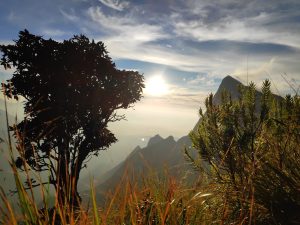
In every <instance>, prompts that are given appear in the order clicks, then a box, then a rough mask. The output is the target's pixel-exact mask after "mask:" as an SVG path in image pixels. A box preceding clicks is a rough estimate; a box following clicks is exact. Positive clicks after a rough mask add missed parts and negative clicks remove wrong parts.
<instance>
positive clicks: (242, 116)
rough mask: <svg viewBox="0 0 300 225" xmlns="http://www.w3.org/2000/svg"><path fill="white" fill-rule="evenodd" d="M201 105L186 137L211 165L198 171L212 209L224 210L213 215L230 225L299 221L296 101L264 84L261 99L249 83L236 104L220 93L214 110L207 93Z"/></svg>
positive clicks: (299, 106)
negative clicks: (211, 198) (207, 187)
mask: <svg viewBox="0 0 300 225" xmlns="http://www.w3.org/2000/svg"><path fill="white" fill-rule="evenodd" d="M205 106H206V113H205V114H204V113H202V110H200V115H201V122H200V124H199V126H198V128H197V130H195V131H193V132H191V134H190V136H191V139H192V141H193V145H194V147H195V149H196V150H197V151H198V153H199V155H198V158H200V159H204V160H205V161H206V162H207V163H208V164H209V166H204V165H206V164H198V165H197V166H200V167H201V169H202V171H205V172H206V173H207V174H208V176H209V180H208V183H209V184H208V185H210V186H212V187H214V188H213V189H212V190H214V194H215V196H216V203H217V204H216V205H215V206H214V207H213V209H214V210H215V211H216V212H217V211H219V209H220V204H223V205H224V212H223V213H221V214H218V213H216V215H218V216H219V217H220V218H224V215H226V221H227V222H228V223H240V221H243V223H249V224H251V223H261V224H266V223H267V224H270V223H272V224H273V223H274V224H287V223H288V224H293V223H297V222H300V217H299V214H298V213H299V211H300V189H299V187H300V170H299V169H300V160H299V156H300V155H299V154H300V149H299V146H300V98H299V96H298V95H297V94H296V95H295V96H294V97H291V96H287V97H286V98H285V99H282V98H280V97H278V96H274V95H273V94H272V93H271V91H270V82H269V81H268V80H266V81H265V82H264V83H263V87H262V93H261V94H260V93H259V92H257V91H256V90H255V85H254V83H250V84H249V86H248V87H244V86H241V87H240V97H239V98H238V99H236V100H233V99H232V98H231V96H230V94H228V92H224V93H223V95H222V101H221V104H220V105H215V104H213V95H212V94H211V95H210V96H209V97H208V98H207V99H206V101H205ZM186 153H187V154H188V152H186ZM189 157H190V158H191V159H193V157H192V156H190V155H189ZM197 161H199V160H196V159H194V162H197ZM217 196H218V197H217ZM238 221H239V222H238Z"/></svg>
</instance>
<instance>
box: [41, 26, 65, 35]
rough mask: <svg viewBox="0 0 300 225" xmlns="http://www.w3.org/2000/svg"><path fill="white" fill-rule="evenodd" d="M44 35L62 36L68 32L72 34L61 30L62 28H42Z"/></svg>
mask: <svg viewBox="0 0 300 225" xmlns="http://www.w3.org/2000/svg"><path fill="white" fill-rule="evenodd" d="M41 33H42V35H46V36H50V37H61V36H64V35H66V34H70V33H69V32H66V31H63V30H60V29H51V28H45V29H42V30H41Z"/></svg>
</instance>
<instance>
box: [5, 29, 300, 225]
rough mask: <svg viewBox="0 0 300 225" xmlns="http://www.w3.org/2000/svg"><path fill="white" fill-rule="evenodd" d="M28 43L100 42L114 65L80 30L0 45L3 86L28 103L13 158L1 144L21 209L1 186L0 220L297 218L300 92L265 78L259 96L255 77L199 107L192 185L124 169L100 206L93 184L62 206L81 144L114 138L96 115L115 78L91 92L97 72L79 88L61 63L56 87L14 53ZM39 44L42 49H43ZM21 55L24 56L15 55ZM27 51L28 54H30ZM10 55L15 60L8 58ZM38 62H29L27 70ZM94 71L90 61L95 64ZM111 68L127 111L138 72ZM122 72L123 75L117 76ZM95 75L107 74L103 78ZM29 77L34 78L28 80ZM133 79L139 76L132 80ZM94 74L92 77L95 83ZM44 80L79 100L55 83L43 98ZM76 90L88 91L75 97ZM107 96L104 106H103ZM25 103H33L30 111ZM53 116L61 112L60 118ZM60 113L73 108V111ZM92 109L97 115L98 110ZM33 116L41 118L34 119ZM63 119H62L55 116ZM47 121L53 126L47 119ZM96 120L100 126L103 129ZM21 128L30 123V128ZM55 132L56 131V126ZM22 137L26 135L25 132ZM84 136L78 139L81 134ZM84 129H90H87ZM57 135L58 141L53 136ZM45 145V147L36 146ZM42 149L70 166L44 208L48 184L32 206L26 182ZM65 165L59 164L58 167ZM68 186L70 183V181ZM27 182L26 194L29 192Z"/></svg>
mask: <svg viewBox="0 0 300 225" xmlns="http://www.w3.org/2000/svg"><path fill="white" fill-rule="evenodd" d="M22 35H23V36H22ZM25 37H26V38H25ZM23 38H25V39H23ZM27 39H28V40H27ZM27 41H31V42H29V43H32V42H34V43H35V41H36V42H37V43H44V44H42V46H44V45H47V44H51V45H54V46H56V45H57V46H56V47H57V48H58V47H59V48H60V47H61V48H62V49H64V48H66V49H73V48H68V47H67V46H69V45H71V46H76V52H77V51H78V52H79V53H81V54H83V55H85V54H86V53H87V52H89V51H92V50H93V49H94V48H95V49H98V48H100V49H102V50H103V52H102V55H100V56H99V59H100V61H101V60H103V61H104V62H106V63H108V64H109V65H110V66H111V65H113V64H111V60H110V58H108V56H107V55H106V51H104V50H105V49H104V47H103V45H102V44H101V43H97V44H96V43H93V42H92V43H90V42H89V41H88V39H86V38H85V37H83V36H80V37H75V38H74V39H71V40H69V41H65V42H64V43H63V44H62V43H56V42H54V41H52V40H48V41H49V42H48V41H45V40H43V39H42V38H40V37H36V36H33V35H30V34H29V33H28V32H26V31H25V32H23V33H21V34H20V39H19V41H17V42H16V46H9V47H8V48H7V49H6V50H5V47H4V46H1V48H2V50H3V51H4V52H5V51H6V53H5V54H4V58H3V65H4V66H6V67H8V66H10V64H11V63H12V65H13V66H15V67H16V68H17V70H16V73H15V74H14V77H13V79H12V80H11V83H8V84H7V85H5V86H4V91H5V95H7V96H9V97H13V96H17V95H21V94H20V93H19V91H20V90H22V91H24V93H26V95H25V94H24V95H23V96H24V97H25V98H28V99H27V102H29V101H31V104H29V103H26V105H25V106H26V107H27V108H26V109H25V110H28V111H27V112H29V117H28V118H27V119H26V120H24V121H23V122H21V124H18V125H17V126H16V127H15V129H14V131H15V132H14V134H15V136H16V139H17V150H18V151H19V152H20V158H19V160H17V161H15V160H14V159H15V156H14V154H13V153H14V151H13V147H12V143H11V142H9V145H8V149H9V150H10V154H11V158H10V165H11V167H12V170H13V173H14V177H15V181H16V187H17V193H18V200H19V206H20V209H21V211H20V213H18V212H16V211H15V210H14V209H13V208H12V205H11V203H10V201H9V197H8V196H7V195H6V194H5V192H4V191H3V190H2V189H1V190H0V199H1V201H2V203H3V204H0V224H18V223H22V224H41V225H42V224H108V225H110V224H140V225H144V224H153V225H155V224H170V225H173V224H175V225H177V224H178V225H183V224H299V223H300V216H299V212H300V148H299V146H300V98H299V96H298V94H297V93H295V95H294V96H291V95H288V96H286V97H285V98H282V97H279V96H275V95H273V94H272V93H271V90H270V86H271V84H270V82H269V81H268V80H266V81H265V82H264V83H263V87H262V92H261V93H259V92H257V91H256V90H255V85H254V83H250V84H249V86H247V87H244V86H241V87H240V91H239V96H238V98H237V99H235V98H233V97H232V96H231V95H230V94H229V93H228V92H226V91H225V92H223V94H222V101H221V103H220V104H218V105H217V104H215V103H214V101H213V100H214V98H213V95H212V94H211V95H209V97H208V98H207V99H206V101H205V107H206V109H205V113H204V112H203V111H202V110H201V109H200V116H201V118H200V122H199V123H198V125H197V127H196V129H194V130H193V131H192V132H191V134H190V137H191V140H192V142H193V147H194V150H190V149H187V150H186V151H185V153H186V156H187V158H188V160H189V161H190V162H192V165H193V166H194V167H195V168H196V171H197V172H198V173H199V177H200V179H199V180H197V182H196V181H195V183H194V184H193V185H190V184H186V183H185V182H184V181H183V180H181V179H176V178H174V177H172V176H170V175H168V173H167V172H166V173H165V176H156V175H155V173H151V176H146V175H145V177H143V178H142V185H140V183H141V181H140V180H139V181H136V180H133V179H128V177H130V178H131V177H132V176H129V175H131V174H127V173H126V171H125V172H124V176H123V178H122V179H121V180H120V183H119V185H118V186H117V187H116V188H115V190H113V191H112V192H109V193H107V194H106V201H105V203H104V204H103V205H99V204H98V203H97V201H96V192H97V190H95V188H94V187H93V184H92V183H91V188H90V199H89V202H88V204H87V205H83V204H82V203H80V202H78V207H77V208H76V210H75V209H74V208H73V207H72V204H64V203H65V202H69V201H70V199H72V198H73V197H74V195H76V193H74V192H68V193H69V194H71V198H70V196H68V195H65V193H66V192H64V191H66V190H63V192H60V191H61V189H62V186H61V185H62V184H66V183H68V182H70V181H74V180H72V179H74V175H72V172H74V171H73V170H71V169H73V168H74V167H72V166H74V165H76V163H77V164H78V160H79V158H78V157H79V156H78V154H80V149H81V148H82V151H87V150H88V152H89V153H95V152H97V151H98V150H99V149H101V148H104V147H106V146H108V145H109V144H110V143H112V141H114V140H115V139H114V138H112V137H114V136H112V134H111V133H109V131H108V130H107V128H106V125H107V123H104V122H103V120H104V121H105V119H103V117H101V115H103V110H104V109H107V108H105V107H108V106H109V103H112V102H110V101H112V99H110V98H109V97H107V96H109V92H110V91H111V90H114V89H113V88H114V87H115V88H117V87H118V85H117V84H115V85H113V84H112V82H113V81H112V80H110V81H109V82H108V80H107V79H109V78H108V77H107V76H106V75H107V74H105V75H104V78H103V77H102V75H101V73H100V75H101V76H100V75H99V77H98V78H97V79H98V80H96V84H98V85H100V84H106V83H105V82H106V81H107V82H108V84H107V85H113V86H105V87H104V89H103V88H100V89H101V90H98V89H97V87H94V86H93V85H92V81H93V82H94V81H95V80H94V79H95V77H94V76H91V77H90V76H86V77H85V76H83V78H82V79H85V80H84V82H85V83H84V84H85V85H88V86H82V88H83V89H82V90H81V89H79V87H81V85H83V84H80V82H79V83H77V81H78V80H76V79H75V78H76V76H77V75H78V74H77V75H75V71H78V70H77V69H76V70H75V69H74V70H73V69H72V68H73V67H72V66H71V65H73V64H72V63H71V64H66V65H68V66H70V68H69V67H68V66H67V67H66V68H69V69H65V68H64V66H62V68H63V70H66V71H67V72H66V71H65V72H66V73H62V74H67V77H69V76H70V77H71V78H74V79H71V78H70V80H68V79H66V81H64V77H62V78H61V79H62V80H61V82H62V84H58V83H59V82H58V81H60V80H59V78H53V79H54V80H49V79H48V78H47V77H44V78H43V79H46V80H43V79H42V75H38V76H37V74H34V73H32V74H31V73H30V71H31V70H30V69H31V67H30V66H32V64H31V63H29V62H27V61H20V60H23V58H22V54H19V52H17V50H18V49H19V48H21V49H25V50H26V51H25V50H24V53H25V52H26V54H29V53H30V52H31V51H32V50H31V49H35V48H33V46H35V45H32V44H31V45H29V44H28V43H27ZM24 43H27V44H24ZM65 45H66V46H65ZM29 46H31V47H30V50H29V49H28V48H29ZM87 46H88V48H87V49H86V48H85V47H87ZM37 49H39V48H37ZM41 49H43V48H42V47H41ZM95 49H94V50H95ZM98 50H99V49H98ZM36 51H37V50H36ZM70 51H71V50H70ZM21 52H23V50H22V51H21ZM28 52H29V53H28ZM59 52H60V53H62V54H63V55H64V53H65V50H64V51H60V50H59V51H57V52H56V51H54V53H53V52H50V53H51V54H55V55H57V57H58V58H56V56H55V57H54V59H53V60H58V59H60V58H61V57H62V58H61V59H63V55H61V56H59V55H60V54H59ZM17 53H18V54H17ZM46 53H47V51H46ZM50 53H49V54H50ZM10 54H11V56H10ZM14 54H15V55H14ZM39 54H42V52H41V53H40V52H39ZM43 54H44V53H43ZM70 54H71V53H70ZM71 55H72V54H71ZM11 57H12V58H11ZM14 57H16V58H14ZM18 57H21V58H20V59H19V58H18ZM32 57H35V54H33V55H32ZM86 57H87V56H86ZM103 57H104V58H103ZM9 59H11V60H12V61H5V60H9ZM14 60H15V61H14ZM37 60H38V59H37ZM64 60H66V59H64ZM50 61H51V60H50ZM21 62H22V63H21ZM59 62H60V61H59ZM26 63H28V65H27V64H26ZM52 63H53V65H54V64H55V65H56V63H58V62H56V61H54V62H52ZM61 63H62V61H61ZM24 65H27V66H28V68H29V69H25V68H26V67H24ZM59 65H63V64H59V63H58V67H57V68H56V69H59V68H60V67H59ZM73 66H75V65H73ZM110 66H109V67H110ZM19 67H20V68H19ZM37 68H38V67H37ZM37 68H36V67H32V69H37ZM75 68H76V67H75ZM97 68H98V67H97V66H96V70H97ZM101 68H102V67H101ZM110 68H111V69H112V71H113V72H112V74H114V76H117V77H118V76H120V82H121V84H122V85H125V87H126V90H123V89H122V88H121V87H120V88H121V89H118V88H117V89H116V91H120V90H123V91H125V92H124V93H123V92H122V93H123V94H124V95H127V94H128V95H129V96H131V97H132V96H135V97H133V99H132V98H131V100H128V101H125V102H123V103H119V104H121V107H125V108H126V107H128V106H129V105H130V104H131V103H133V102H134V101H136V100H138V99H139V98H140V88H141V87H142V77H141V76H140V75H139V74H138V73H136V72H127V71H118V70H116V69H115V68H114V66H113V67H110ZM40 69H42V68H40ZM56 69H55V71H56ZM53 70H54V68H53ZM99 70H100V67H99ZM46 71H48V72H49V74H48V75H47V76H50V77H51V76H52V75H53V74H54V71H52V68H48V69H47V70H46ZM51 71H52V72H51ZM80 71H82V73H79V74H81V75H83V74H84V75H86V74H90V73H85V72H84V70H80ZM93 71H94V70H93ZM109 71H111V70H109ZM21 72H22V73H21ZM48 72H47V73H48ZM50 72H51V73H50ZM26 74H29V75H28V76H29V77H30V74H31V75H32V76H35V77H38V78H37V79H38V81H37V82H38V83H37V87H35V88H34V86H32V87H27V88H28V90H27V89H25V87H23V85H25V86H26V85H27V86H29V85H28V83H26V84H23V83H22V82H24V80H23V79H21V77H22V76H21V75H24V76H25V75H26ZM71 74H72V76H71ZM26 76H27V75H26ZM73 76H74V77H73ZM78 76H79V75H78ZM95 76H96V75H95ZM19 77H20V78H19ZM67 77H66V78H67ZM80 77H81V76H80ZM124 77H126V78H128V79H129V80H126V79H125V80H123V79H124ZM102 78H103V79H104V80H101V79H102ZM32 79H33V80H35V78H32ZM78 79H79V78H78ZM111 79H112V78H111ZM131 79H137V80H135V82H133V83H131V82H132V80H131ZM98 81H99V83H97V82H98ZM19 82H20V83H19ZM47 82H50V84H51V85H50V84H49V86H46V87H47V88H51V87H52V85H54V84H57V85H63V87H64V88H66V95H67V96H69V94H70V98H71V96H73V95H75V96H76V98H78V99H75V100H76V101H77V100H78V102H77V103H76V102H72V101H74V99H73V100H71V99H69V98H67V97H66V98H65V99H61V98H59V96H61V95H59V93H60V94H61V92H60V91H58V92H57V93H56V90H53V92H51V93H50V95H47V94H48V92H45V93H46V95H45V93H44V92H42V91H41V90H43V87H42V84H46V85H48V83H47ZM53 82H54V83H53ZM55 82H56V83H55ZM127 82H128V83H127ZM38 84H39V85H38ZM68 84H71V86H70V87H69V88H70V89H68V86H69V85H68ZM79 84H80V85H79ZM121 84H120V85H121ZM133 84H135V85H134V86H133V87H132V86H131V85H133ZM18 85H20V86H18ZM76 85H79V86H76ZM122 85H121V86H122ZM66 86H67V87H66ZM18 87H19V88H21V87H23V88H24V89H22V88H21V89H19V88H18ZM108 87H109V90H107V93H106V92H105V90H106V89H105V88H108ZM122 87H123V86H122ZM8 88H10V90H11V92H9V91H8ZM52 88H53V87H52ZM94 88H95V89H94ZM131 88H133V89H131ZM86 89H89V90H86ZM50 90H52V89H50ZM91 90H94V91H95V93H94V92H89V91H91ZM97 90H98V91H99V92H100V93H102V91H103V92H105V93H106V94H107V95H104V97H105V96H106V97H107V99H105V100H103V101H100V100H98V99H93V98H92V99H90V97H91V96H90V95H92V94H96V93H98V92H97ZM78 91H79V92H80V94H79V93H78ZM31 92H33V93H40V94H39V95H38V96H39V98H32V97H30V96H31V95H29V93H31ZM69 92H70V93H69ZM22 93H23V92H22ZM83 93H85V94H84V95H83V96H81V95H82V94H83ZM71 94H72V95H71ZM98 94H99V93H98ZM54 96H57V98H54ZM73 97H74V96H73ZM116 98H117V99H118V98H120V99H119V100H120V101H121V102H122V101H123V100H124V98H125V96H122V95H120V96H119V97H118V95H116ZM52 100H53V102H52ZM90 101H91V102H90ZM46 103H47V104H50V106H58V109H60V107H61V108H62V105H60V104H65V105H66V110H69V111H58V112H57V111H52V110H55V109H51V107H50V109H48V108H45V106H46V105H45V104H46ZM80 103H84V106H83V108H81V107H79V106H78V104H80ZM96 103H97V104H96ZM104 103H105V105H106V106H103V105H102V104H104ZM27 104H29V105H27ZM85 104H86V105H85ZM92 104H96V106H95V107H96V108H93V109H89V107H91V105H92ZM69 107H70V108H69ZM72 107H74V108H72ZM101 107H104V108H101ZM109 107H110V109H111V110H112V109H113V108H111V107H112V106H109ZM30 108H31V109H35V110H37V109H38V110H37V111H34V110H32V111H29V109H30ZM58 109H57V110H58ZM71 109H72V110H71ZM81 109H83V111H81ZM60 110H62V109H60ZM73 110H74V111H73ZM93 110H95V111H93ZM99 110H100V111H99ZM43 112H48V113H49V114H48V113H45V114H44V113H43ZM100 112H102V114H101V113H100ZM52 113H53V114H52ZM59 113H62V114H61V115H60V114H59ZM67 113H69V114H70V117H69V114H67ZM97 113H100V114H99V115H98V114H97ZM111 113H112V114H110V117H108V118H112V117H111V116H113V118H114V119H118V118H119V117H116V115H115V114H114V113H113V110H112V111H111ZM54 115H56V116H54ZM96 115H98V116H100V118H102V120H101V121H97V120H96V119H95V116H96ZM39 116H42V117H41V118H39ZM81 116H83V117H84V118H85V119H84V120H83V119H80V118H82V117H81ZM61 117H62V118H64V119H61ZM109 120H110V119H108V121H109ZM36 121H42V122H43V123H42V124H43V125H44V128H43V129H42V128H39V127H36V124H37V122H36ZM49 121H51V123H49V125H48V122H49ZM58 121H60V122H58ZM79 122H83V124H81V125H80V123H79ZM93 123H95V124H94V126H92V127H89V126H90V125H91V124H93ZM25 124H26V126H25ZM101 124H102V125H103V127H101V126H100V125H101ZM21 125H22V126H21ZM46 125H47V126H46ZM56 126H59V128H61V129H62V130H57V129H56ZM97 126H99V127H97ZM100 128H101V129H100ZM27 129H29V130H28V131H27ZM69 129H70V130H69ZM76 129H77V130H76ZM90 129H92V130H90ZM99 129H100V130H99ZM25 131H26V134H25ZM56 131H57V132H60V133H55V132H56ZM69 132H70V133H69ZM81 132H83V133H81ZM94 132H96V133H97V132H100V134H99V133H97V134H98V135H100V137H98V138H99V139H97V138H96V139H94V138H93V137H95V136H93V135H96V133H94ZM27 134H28V137H27V136H26V135H27ZM83 134H84V136H82V135H83ZM88 134H93V135H92V136H87V135H88ZM60 135H61V136H60ZM63 135H66V136H63ZM68 135H69V136H68ZM105 135H108V136H105ZM53 137H55V138H53ZM62 137H64V139H62ZM83 137H84V138H83ZM105 137H106V138H108V139H106V138H105ZM109 137H110V138H109ZM65 138H69V139H65ZM89 138H90V139H89ZM101 138H104V139H101ZM59 140H64V141H61V142H59ZM65 140H69V142H68V145H67V146H68V148H66V146H64V147H63V146H60V145H62V144H66V143H65ZM96 140H98V141H99V142H97V141H96ZM103 140H106V142H101V141H103ZM94 141H96V143H94ZM46 143H48V145H46ZM101 143H102V144H101ZM28 144H31V148H30V149H31V150H29V148H28ZM55 144H56V145H55ZM44 145H45V146H47V148H46V147H42V146H44ZM99 146H100V147H99ZM50 147H51V148H50ZM96 147H98V148H96ZM43 149H46V150H43ZM47 149H48V150H47ZM49 149H56V151H57V152H56V154H54V156H56V157H57V156H59V158H60V160H58V159H55V158H54V161H56V162H57V165H58V167H57V168H58V169H60V168H61V167H63V168H64V170H65V172H68V171H71V173H70V174H68V173H67V178H68V179H70V180H64V181H63V182H65V183H61V182H62V181H61V180H60V178H61V176H64V175H61V173H59V174H57V175H56V179H55V182H56V183H55V186H56V187H58V188H57V189H56V193H55V203H54V207H53V208H52V209H51V210H47V209H48V208H49V190H48V186H47V185H41V186H40V187H39V188H40V190H41V193H42V197H43V207H44V208H43V209H39V208H38V207H37V204H36V202H35V199H34V195H33V194H32V188H33V187H34V186H35V183H33V180H32V177H31V174H30V173H29V167H31V168H33V169H34V168H37V169H36V171H37V172H40V171H41V170H42V168H43V165H38V163H39V162H44V161H43V160H44V159H45V158H43V154H46V155H47V154H48V155H49V154H50V153H49ZM59 149H62V152H59V151H58V150H59ZM66 149H68V150H69V152H70V153H71V155H72V154H74V155H73V156H75V158H76V157H77V158H76V160H77V162H76V161H73V164H72V162H71V161H69V160H71V158H68V157H70V156H69V155H68V154H67V151H66ZM97 149H98V150H97ZM43 151H44V152H43ZM72 151H73V152H74V153H73V152H72ZM62 153H63V155H62V156H61V155H60V154H62ZM35 154H37V158H33V157H36V156H35ZM39 154H40V155H39ZM62 157H64V158H63V159H64V161H61V159H62ZM39 160H40V161H39ZM57 160H58V161H57ZM48 162H49V163H51V162H52V161H51V160H49V161H48ZM63 162H64V165H62V163H63ZM70 163H71V164H70ZM74 163H75V164H74ZM20 166H22V168H24V170H25V174H26V179H27V185H24V184H23V183H22V182H21V179H20V176H19V172H18V170H17V167H20ZM38 166H40V167H38ZM48 166H50V165H48ZM38 168H40V169H38ZM58 171H61V170H58ZM79 171H80V170H79ZM79 171H78V172H79ZM50 176H51V175H50ZM72 176H73V177H72ZM35 178H36V180H37V181H38V183H39V184H41V183H43V181H42V180H41V179H40V178H39V175H38V174H37V175H36V176H35ZM62 179H65V178H64V177H63V178H62ZM75 179H76V178H75ZM53 182H54V180H50V181H49V182H48V184H53ZM70 183H72V182H70ZM68 184H69V183H68ZM72 185H73V183H72ZM67 187H69V186H68V185H67ZM73 187H74V186H73ZM28 188H29V191H28V190H27V189H28ZM60 188H61V189H60ZM62 193H64V195H62Z"/></svg>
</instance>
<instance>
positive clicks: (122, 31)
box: [87, 6, 168, 43]
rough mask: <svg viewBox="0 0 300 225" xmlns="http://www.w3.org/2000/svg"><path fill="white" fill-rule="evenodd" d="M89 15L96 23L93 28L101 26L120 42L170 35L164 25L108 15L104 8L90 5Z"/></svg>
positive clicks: (154, 38) (144, 40) (147, 40)
mask: <svg viewBox="0 0 300 225" xmlns="http://www.w3.org/2000/svg"><path fill="white" fill-rule="evenodd" d="M87 15H88V16H89V17H90V19H91V20H92V21H93V22H94V23H96V24H95V25H96V26H95V25H94V26H93V27H92V29H99V26H100V27H101V28H102V29H103V28H104V32H105V33H106V36H109V37H110V39H111V40H112V39H114V40H116V41H119V42H125V41H129V43H133V42H136V43H140V42H149V41H153V40H158V39H163V38H166V37H168V35H167V34H166V33H164V32H163V29H162V27H160V26H158V25H150V24H147V23H143V22H141V21H138V20H135V18H132V17H129V16H126V15H125V16H124V15H122V16H121V15H120V16H116V15H115V16H108V15H106V14H105V13H104V12H103V11H102V9H101V8H100V7H99V6H97V7H90V8H89V9H88V10H87Z"/></svg>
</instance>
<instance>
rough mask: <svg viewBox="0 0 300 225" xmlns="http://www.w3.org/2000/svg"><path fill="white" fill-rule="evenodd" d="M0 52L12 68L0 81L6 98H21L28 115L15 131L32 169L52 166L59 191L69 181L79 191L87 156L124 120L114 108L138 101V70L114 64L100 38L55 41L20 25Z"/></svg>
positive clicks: (52, 177) (105, 145) (102, 145)
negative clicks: (12, 40) (110, 125)
mask: <svg viewBox="0 0 300 225" xmlns="http://www.w3.org/2000/svg"><path fill="white" fill-rule="evenodd" d="M0 50H1V52H2V59H1V65H2V66H4V68H5V69H7V68H12V69H14V73H13V75H12V78H11V79H9V80H7V82H6V83H4V84H2V88H3V89H4V91H5V94H6V96H7V97H9V98H16V99H18V98H19V97H20V96H22V97H23V98H24V99H25V101H24V110H25V115H26V117H25V119H24V120H23V121H21V122H20V123H18V124H17V125H16V127H15V129H14V131H15V135H18V137H19V138H18V148H19V149H18V150H19V152H20V154H21V157H23V158H25V159H26V162H27V163H28V164H29V165H30V167H31V168H32V169H34V170H36V171H44V170H50V178H49V180H50V183H52V184H54V185H55V186H56V188H57V189H58V190H60V191H62V192H65V191H66V186H67V183H68V182H69V183H73V180H74V183H75V185H74V188H75V190H76V193H77V189H76V187H77V182H78V178H79V173H80V170H81V168H82V167H83V166H85V164H84V162H85V160H87V159H88V158H89V157H90V156H91V155H93V154H97V153H98V152H99V150H103V149H107V148H108V147H109V146H110V145H111V144H112V143H114V142H116V141H117V139H116V137H115V136H114V134H113V133H111V131H110V130H109V129H108V128H107V126H108V123H109V122H115V121H118V120H121V119H123V118H124V116H123V115H117V113H116V110H118V109H126V108H128V107H131V106H132V104H133V103H135V102H136V101H139V100H140V99H141V97H142V89H143V87H144V78H143V76H142V75H141V74H140V73H139V72H137V71H127V70H118V69H117V68H116V66H115V64H114V63H113V61H112V59H111V58H110V57H109V55H108V52H107V50H106V48H105V46H104V44H103V43H102V42H100V41H99V42H95V41H94V40H92V41H90V40H89V39H88V38H87V37H85V36H84V35H79V36H74V37H73V38H71V39H69V40H64V41H63V42H57V41H55V40H52V39H48V40H46V39H44V38H43V37H40V36H36V35H33V34H30V33H29V32H28V31H27V30H25V31H21V32H20V33H19V38H18V40H16V41H15V43H14V44H10V45H1V46H0ZM16 162H17V164H18V165H19V166H21V165H22V160H21V158H18V159H17V161H16ZM58 178H59V179H58ZM58 180H59V182H58ZM70 181H72V182H70ZM68 188H69V187H68Z"/></svg>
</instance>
